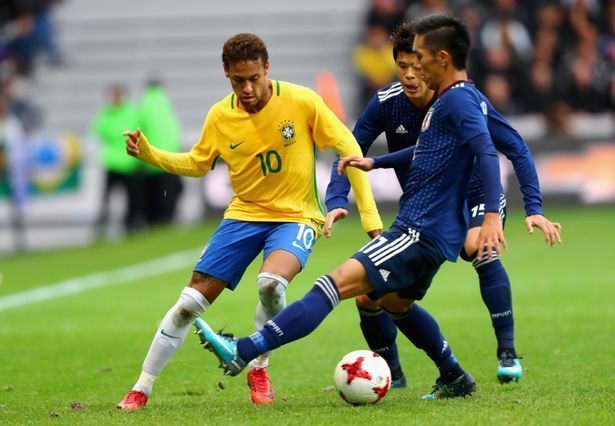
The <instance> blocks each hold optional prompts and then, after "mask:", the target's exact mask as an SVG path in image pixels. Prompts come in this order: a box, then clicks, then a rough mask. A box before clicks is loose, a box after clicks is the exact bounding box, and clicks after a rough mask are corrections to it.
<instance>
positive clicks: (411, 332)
mask: <svg viewBox="0 0 615 426" xmlns="http://www.w3.org/2000/svg"><path fill="white" fill-rule="evenodd" d="M391 317H392V318H393V321H395V325H397V328H399V330H400V331H401V332H402V333H404V335H405V336H406V337H407V338H408V339H409V340H410V341H411V342H412V344H413V345H414V346H416V347H417V348H419V349H422V350H424V351H425V353H426V354H427V356H429V358H431V360H432V361H433V362H434V363H435V364H436V367H438V370H439V371H440V378H441V379H442V381H443V382H444V383H450V382H452V381H453V380H455V379H456V378H458V377H459V376H461V375H462V374H464V373H465V371H464V370H463V369H462V368H461V366H460V365H459V363H458V362H457V359H456V358H455V355H453V350H452V349H451V347H450V346H449V345H448V343H447V341H446V340H444V336H442V333H441V332H440V327H439V326H438V323H437V322H436V320H435V318H434V317H432V316H431V314H430V313H429V312H427V311H426V310H425V309H423V308H421V307H420V306H419V305H417V304H416V303H415V304H413V305H412V307H411V308H410V310H409V311H408V312H406V313H404V314H391Z"/></svg>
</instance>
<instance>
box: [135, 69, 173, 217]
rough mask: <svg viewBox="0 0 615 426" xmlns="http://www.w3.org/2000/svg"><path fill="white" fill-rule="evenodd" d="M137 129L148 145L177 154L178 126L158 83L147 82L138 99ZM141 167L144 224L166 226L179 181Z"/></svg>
mask: <svg viewBox="0 0 615 426" xmlns="http://www.w3.org/2000/svg"><path fill="white" fill-rule="evenodd" d="M139 126H140V127H141V130H143V132H144V133H145V134H146V135H147V137H148V139H149V143H150V144H151V145H152V146H155V147H156V148H160V149H164V150H165V151H170V152H178V151H179V149H180V129H179V123H178V120H177V117H176V116H175V113H174V112H173V109H172V108H171V102H170V101H169V97H168V95H167V94H166V91H165V90H164V87H163V85H162V83H161V82H160V81H158V80H150V81H149V82H148V83H147V85H146V87H145V91H144V93H143V97H142V100H141V110H140V113H139ZM130 128H135V127H134V126H133V127H130ZM145 166H146V172H145V173H146V176H145V189H146V194H147V195H146V196H147V210H146V217H147V222H148V224H150V225H163V224H168V223H170V222H171V221H172V220H173V217H174V215H175V210H176V207H177V201H178V199H179V196H180V194H181V192H182V189H183V187H182V182H181V180H180V178H179V176H177V175H173V174H169V173H165V172H163V171H162V170H160V169H159V168H157V167H153V166H150V165H145Z"/></svg>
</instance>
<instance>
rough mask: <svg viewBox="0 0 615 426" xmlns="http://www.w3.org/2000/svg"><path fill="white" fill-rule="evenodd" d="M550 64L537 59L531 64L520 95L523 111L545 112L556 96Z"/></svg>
mask: <svg viewBox="0 0 615 426" xmlns="http://www.w3.org/2000/svg"><path fill="white" fill-rule="evenodd" d="M558 93H559V92H558V91H557V89H556V86H555V82H554V76H553V72H552V70H551V65H550V63H549V62H547V61H537V62H534V63H533V64H532V65H531V68H530V70H529V76H528V78H527V81H526V84H525V85H524V86H523V91H522V93H520V94H519V95H520V97H522V98H521V100H522V103H523V106H524V108H525V112H545V111H547V109H548V107H549V105H551V104H552V103H553V102H554V101H555V98H556V97H557V96H558Z"/></svg>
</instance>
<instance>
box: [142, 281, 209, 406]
mask: <svg viewBox="0 0 615 426" xmlns="http://www.w3.org/2000/svg"><path fill="white" fill-rule="evenodd" d="M207 308H209V302H208V301H207V299H205V297H204V296H203V295H202V294H201V293H200V292H199V291H198V290H195V289H193V288H192V287H186V288H184V289H183V290H182V292H181V294H180V295H179V300H178V301H177V303H176V304H175V305H174V306H173V307H172V308H171V309H170V310H169V312H167V314H166V315H165V316H164V318H163V319H162V322H161V323H160V326H159V327H158V330H157V331H156V335H155V336H154V340H153V341H152V345H151V346H150V348H149V351H148V352H147V355H146V357H145V361H143V370H142V372H141V375H140V376H139V379H138V380H137V383H135V385H134V386H133V390H138V391H142V392H145V393H146V394H147V395H150V394H151V393H152V386H153V384H154V381H155V380H156V378H157V377H158V376H159V375H160V372H161V371H162V369H163V368H164V367H165V366H166V365H167V363H168V362H169V360H170V359H171V357H172V356H173V355H174V354H175V352H177V350H178V349H179V348H180V347H181V345H182V343H184V340H185V339H186V336H187V335H188V331H189V330H190V326H191V325H192V322H193V321H194V319H195V318H196V317H198V316H200V315H201V314H202V313H203V312H205V310H206V309H207Z"/></svg>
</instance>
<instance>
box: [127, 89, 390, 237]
mask: <svg viewBox="0 0 615 426" xmlns="http://www.w3.org/2000/svg"><path fill="white" fill-rule="evenodd" d="M270 81H271V83H272V89H273V94H272V97H271V99H270V100H269V101H268V102H267V104H266V105H265V106H264V107H263V108H262V109H261V110H260V111H258V112H256V113H248V112H246V111H245V110H243V109H242V108H240V107H239V100H238V99H237V96H236V95H235V94H234V93H231V94H229V95H228V96H226V97H225V98H224V99H222V100H221V101H219V102H218V103H216V104H215V105H214V106H213V107H212V108H211V109H210V110H209V112H208V114H207V117H206V119H205V124H204V126H203V130H202V133H201V137H200V140H199V141H198V142H197V143H196V144H195V145H194V146H193V147H192V149H191V150H190V152H188V153H182V154H174V153H169V152H166V151H162V150H159V149H156V148H154V147H152V146H150V145H149V144H148V143H147V138H146V136H145V135H141V138H140V139H139V141H138V145H139V151H140V154H139V158H141V159H142V160H144V161H146V162H148V163H150V164H153V165H155V166H158V167H160V168H162V169H163V170H166V171H168V172H171V173H176V174H180V175H184V176H195V177H196V176H202V175H204V174H205V173H207V172H208V171H209V170H212V169H213V168H214V167H215V164H216V161H217V160H218V159H219V158H220V159H222V160H224V162H225V163H226V164H227V166H228V171H229V176H230V181H231V185H232V188H233V191H234V196H233V199H232V201H231V204H230V205H229V207H228V208H227V209H226V211H225V213H224V218H226V219H237V220H243V221H253V222H298V223H304V224H306V225H309V226H312V227H314V228H320V227H321V225H322V224H323V223H324V214H325V212H324V209H323V207H322V204H321V202H320V198H319V195H318V189H317V187H316V175H315V164H316V162H315V158H316V148H318V149H319V150H321V151H322V150H324V149H325V148H333V149H334V150H335V151H336V152H337V153H338V154H339V155H340V156H346V155H351V154H354V155H362V153H361V149H360V147H359V144H358V143H357V141H356V140H355V138H354V136H353V135H352V132H350V130H348V128H347V127H346V126H345V125H344V124H343V123H342V122H341V121H340V120H339V119H338V118H337V117H336V116H335V114H334V113H333V112H332V111H331V110H330V109H329V108H328V107H327V106H326V105H325V103H324V102H323V100H322V98H321V97H320V96H318V95H317V94H316V93H315V92H314V91H312V90H311V89H308V88H306V87H303V86H298V85H295V84H291V83H287V82H282V81H277V80H270ZM347 172H348V177H349V179H350V183H351V185H352V187H353V189H354V193H355V198H356V200H357V205H358V209H359V213H360V215H361V222H362V225H363V228H364V229H365V231H367V232H369V231H372V230H375V229H382V221H381V220H380V216H379V215H378V210H377V207H376V203H375V201H374V197H373V194H372V192H371V187H370V185H369V181H368V179H367V175H366V174H365V172H362V171H360V170H358V169H355V168H352V167H350V168H348V170H347Z"/></svg>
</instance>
